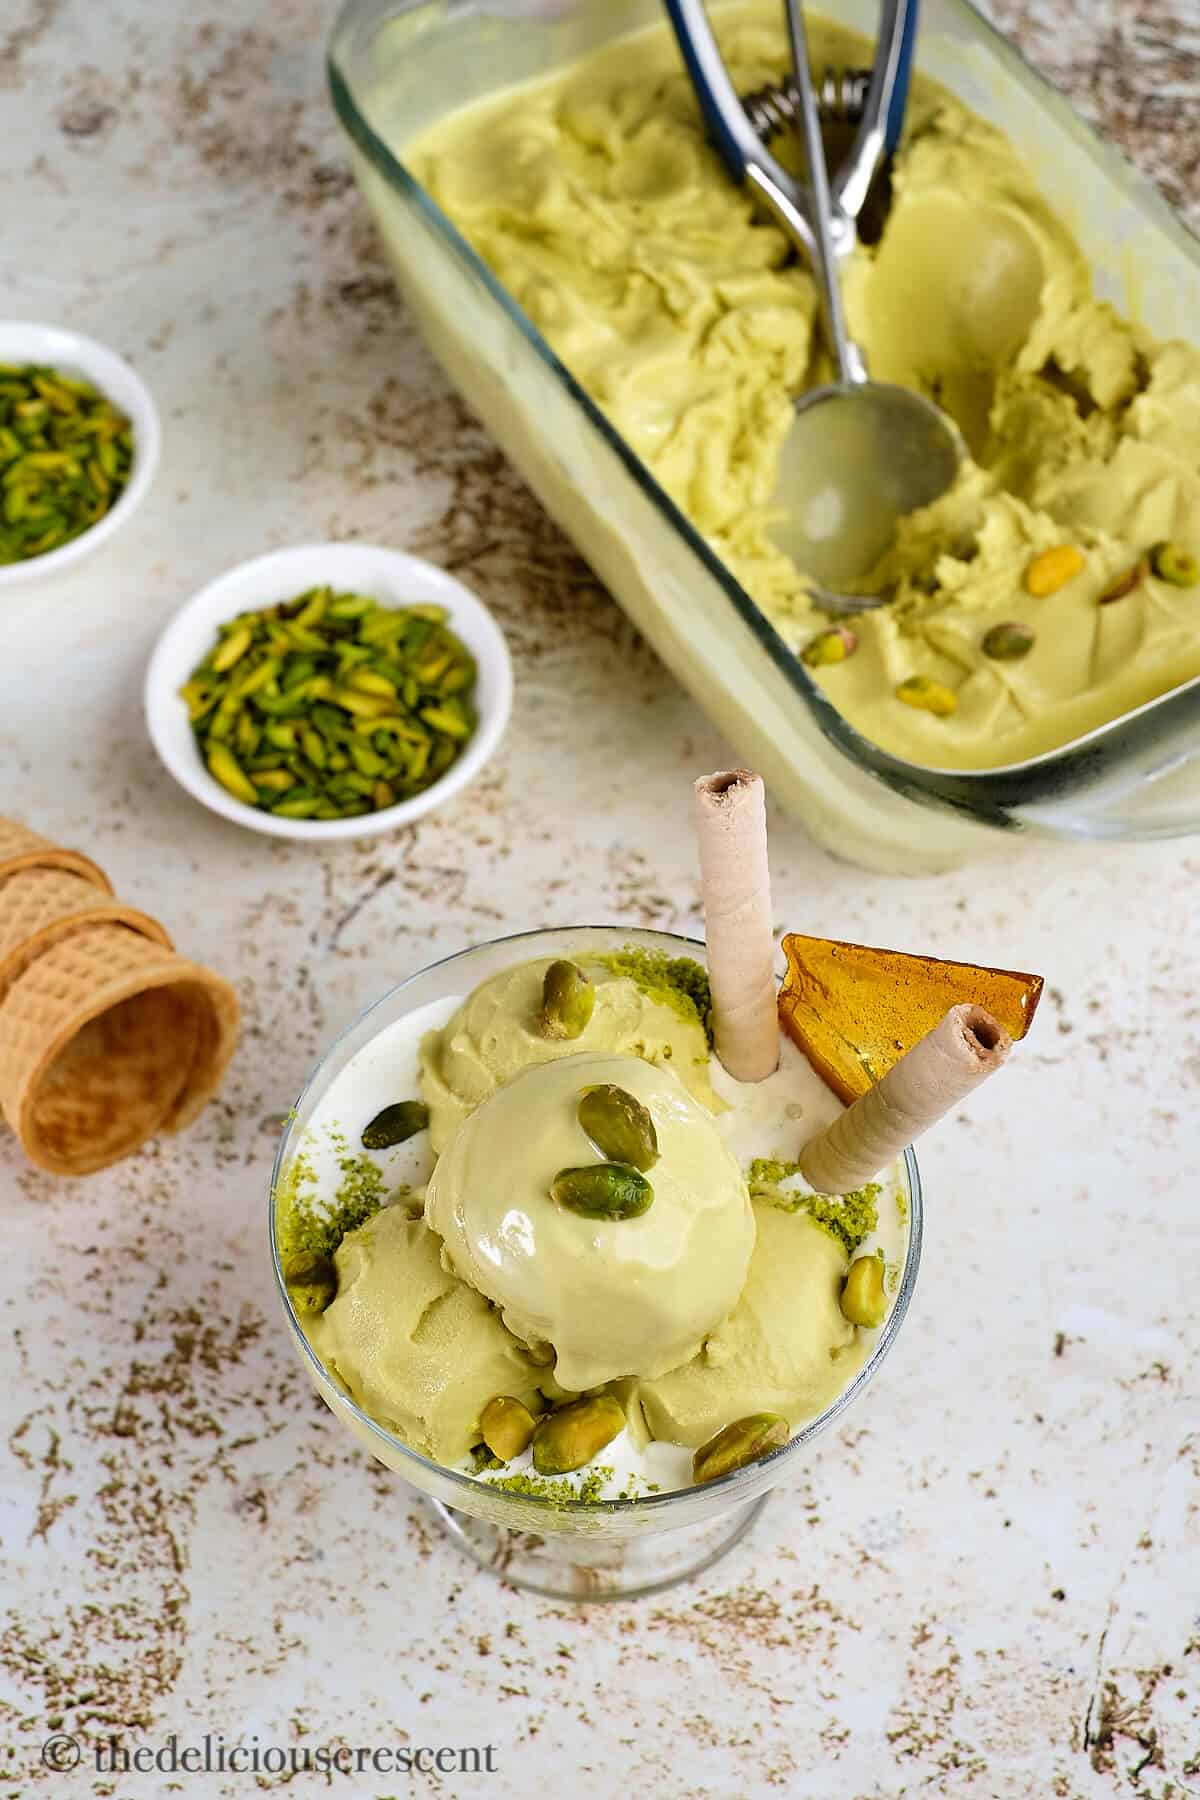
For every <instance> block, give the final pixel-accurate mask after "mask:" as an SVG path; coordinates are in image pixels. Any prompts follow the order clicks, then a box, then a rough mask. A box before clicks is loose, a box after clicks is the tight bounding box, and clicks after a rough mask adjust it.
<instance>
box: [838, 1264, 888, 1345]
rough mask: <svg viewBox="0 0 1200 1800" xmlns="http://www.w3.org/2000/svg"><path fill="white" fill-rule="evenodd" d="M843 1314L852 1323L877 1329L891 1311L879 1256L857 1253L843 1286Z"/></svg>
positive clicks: (872, 1329)
mask: <svg viewBox="0 0 1200 1800" xmlns="http://www.w3.org/2000/svg"><path fill="white" fill-rule="evenodd" d="M841 1307H842V1317H843V1318H845V1319H849V1321H850V1323H851V1325H863V1326H865V1327H866V1329H867V1330H868V1331H874V1329H875V1327H876V1326H877V1325H882V1324H883V1320H884V1315H885V1314H886V1312H887V1297H886V1295H885V1294H884V1291H883V1264H882V1263H881V1262H880V1260H879V1258H878V1257H877V1256H856V1257H855V1259H854V1261H853V1262H852V1263H851V1264H850V1270H849V1273H848V1274H847V1276H846V1280H845V1284H844V1285H843V1287H842V1299H841Z"/></svg>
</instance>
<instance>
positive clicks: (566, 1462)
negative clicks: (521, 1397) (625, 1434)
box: [533, 1394, 625, 1475]
mask: <svg viewBox="0 0 1200 1800" xmlns="http://www.w3.org/2000/svg"><path fill="white" fill-rule="evenodd" d="M624 1428H625V1410H624V1408H623V1407H622V1405H621V1402H620V1401H619V1400H617V1399H615V1398H614V1396H613V1395H612V1394H592V1395H590V1396H589V1397H588V1398H587V1399H584V1400H572V1401H571V1402H570V1404H569V1405H567V1406H559V1407H556V1408H555V1410H554V1411H553V1412H551V1413H547V1414H546V1415H545V1416H544V1417H543V1418H542V1419H539V1421H538V1423H537V1426H536V1428H535V1430H534V1433H533V1466H534V1468H535V1469H536V1470H537V1472H538V1474H539V1475H569V1474H570V1473H571V1471H572V1470H573V1469H582V1468H583V1467H584V1465H585V1464H586V1463H590V1462H591V1460H592V1458H593V1457H594V1456H599V1454H600V1452H601V1451H602V1450H603V1449H604V1448H605V1446H606V1445H608V1444H611V1443H612V1441H613V1439H614V1438H615V1437H616V1435H617V1433H618V1432H620V1431H623V1430H624Z"/></svg>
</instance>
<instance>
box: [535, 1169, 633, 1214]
mask: <svg viewBox="0 0 1200 1800" xmlns="http://www.w3.org/2000/svg"><path fill="white" fill-rule="evenodd" d="M550 1198H551V1199H552V1200H553V1201H554V1203H555V1205H556V1206H561V1207H563V1208H564V1209H565V1210H566V1211H567V1212H573V1213H578V1214H579V1215H580V1217H581V1218H584V1219H636V1218H638V1217H640V1215H641V1214H642V1213H644V1212H645V1211H646V1210H647V1208H648V1207H649V1206H650V1205H651V1203H652V1202H653V1199H654V1189H653V1188H652V1187H651V1186H650V1183H649V1182H648V1181H647V1180H646V1177H645V1176H644V1175H643V1174H642V1173H641V1171H640V1169H635V1168H634V1166H633V1164H632V1163H622V1162H606V1163H592V1164H589V1165H587V1166H585V1167H584V1168H580V1169H560V1170H559V1172H558V1174H557V1175H556V1176H555V1177H554V1180H553V1181H552V1182H551V1183H550Z"/></svg>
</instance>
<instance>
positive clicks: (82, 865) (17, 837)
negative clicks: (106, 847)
mask: <svg viewBox="0 0 1200 1800" xmlns="http://www.w3.org/2000/svg"><path fill="white" fill-rule="evenodd" d="M22 869H65V870H67V871H68V873H70V874H73V875H79V876H81V877H82V879H83V880H84V881H90V882H91V883H92V885H93V886H94V887H98V888H102V889H103V891H104V892H105V893H106V894H111V893H112V882H111V881H110V880H109V879H108V876H107V875H106V874H105V873H104V870H103V869H101V868H100V867H98V865H97V864H96V863H94V862H93V861H92V859H91V857H90V856H85V855H84V854H83V852H82V850H63V849H61V848H60V846H59V845H58V844H55V843H52V842H51V840H50V839H49V838H45V837H43V836H42V835H41V833H40V832H37V831H30V829H29V827H28V825H22V824H21V822H20V821H19V820H18V819H0V884H3V883H4V882H6V881H7V880H8V879H9V877H10V876H12V875H16V874H18V873H19V872H20V871H21V870H22Z"/></svg>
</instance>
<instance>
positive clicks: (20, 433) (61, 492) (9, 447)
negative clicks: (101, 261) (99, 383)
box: [0, 363, 436, 695]
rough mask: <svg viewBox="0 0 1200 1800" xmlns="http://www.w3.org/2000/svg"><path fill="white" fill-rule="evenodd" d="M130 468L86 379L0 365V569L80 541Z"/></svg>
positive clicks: (121, 434) (128, 453)
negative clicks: (0, 496)
mask: <svg viewBox="0 0 1200 1800" xmlns="http://www.w3.org/2000/svg"><path fill="white" fill-rule="evenodd" d="M132 468H133V431H132V427H131V426H130V423H129V420H128V419H127V418H126V416H125V414H124V413H122V412H120V411H118V409H117V408H116V407H115V406H114V405H113V404H112V402H111V401H110V400H108V399H106V398H105V396H104V395H103V394H102V393H101V392H100V390H99V389H98V388H96V387H93V385H92V383H91V382H90V381H83V380H79V379H76V378H73V377H69V376H65V375H61V374H59V373H58V372H57V371H55V370H54V369H47V368H44V367H41V366H40V365H38V364H34V363H25V364H20V365H17V364H12V363H3V364H0V493H2V494H3V500H2V501H0V563H14V562H24V561H26V560H27V559H28V558H30V557H32V556H44V555H45V554H46V552H47V551H49V550H57V549H60V548H61V546H62V545H63V544H67V543H69V542H70V541H71V539H72V538H77V537H79V536H80V534H81V533H82V532H85V531H87V530H88V528H89V527H90V526H92V525H94V524H96V522H97V521H98V520H99V519H101V518H103V516H104V514H105V513H107V512H109V511H110V510H111V508H112V507H113V506H115V505H116V503H117V501H118V500H119V499H120V497H121V495H122V493H123V492H124V490H125V487H126V485H127V483H128V481H129V476H130V473H131V471H132ZM434 693H435V695H436V690H434Z"/></svg>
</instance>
